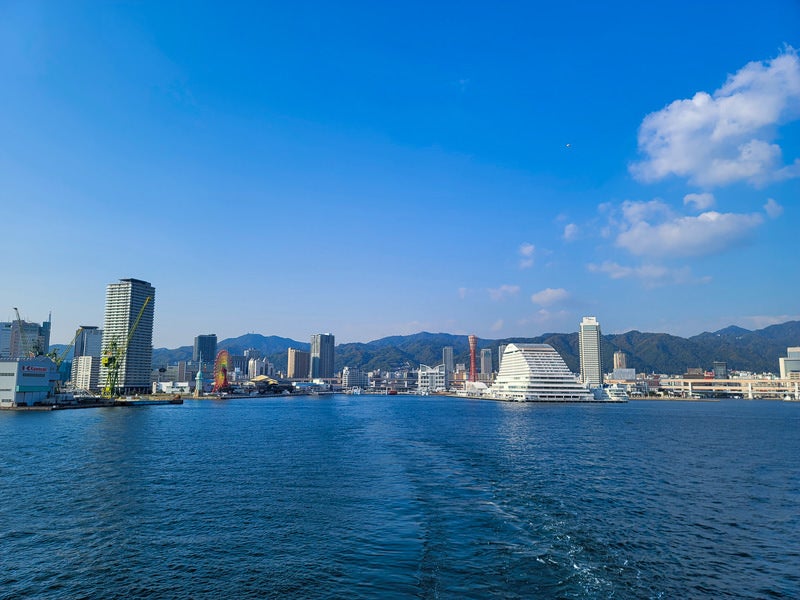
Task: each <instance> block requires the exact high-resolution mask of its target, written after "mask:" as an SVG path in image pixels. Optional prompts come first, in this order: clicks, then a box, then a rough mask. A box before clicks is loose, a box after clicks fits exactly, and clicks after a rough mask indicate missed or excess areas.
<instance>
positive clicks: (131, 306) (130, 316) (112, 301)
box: [100, 279, 156, 394]
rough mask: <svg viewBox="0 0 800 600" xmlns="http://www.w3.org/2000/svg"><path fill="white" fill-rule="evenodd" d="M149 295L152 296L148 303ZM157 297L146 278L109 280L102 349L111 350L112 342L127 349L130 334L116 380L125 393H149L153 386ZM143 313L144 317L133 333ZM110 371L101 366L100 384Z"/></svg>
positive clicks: (103, 383)
mask: <svg viewBox="0 0 800 600" xmlns="http://www.w3.org/2000/svg"><path fill="white" fill-rule="evenodd" d="M147 298H150V301H149V302H147ZM155 298H156V289H155V288H154V287H153V286H152V285H150V284H149V283H148V282H147V281H141V280H140V279H120V280H119V283H110V284H108V287H107V288H106V315H105V322H104V325H103V352H105V351H106V350H107V349H108V347H109V345H110V344H111V342H115V343H116V344H117V346H118V348H120V349H122V348H124V346H125V342H126V340H127V339H128V336H130V344H128V349H127V352H126V353H125V356H124V357H123V359H122V362H121V363H120V367H119V379H118V381H117V387H118V389H119V391H120V392H121V393H123V394H130V393H134V392H146V391H148V390H149V389H150V372H151V369H152V363H153V315H154V308H153V307H154V304H155ZM145 303H147V305H146V306H145ZM143 306H144V310H142V307H143ZM140 312H141V313H142V316H141V319H139V323H138V325H137V326H136V330H135V331H133V334H132V335H131V330H132V328H133V326H134V324H135V323H136V319H137V317H138V316H139V313H140ZM107 374H108V372H107V370H106V369H104V368H102V366H101V368H100V385H101V386H103V385H105V382H106V376H107Z"/></svg>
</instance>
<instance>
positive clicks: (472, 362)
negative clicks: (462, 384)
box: [468, 335, 478, 381]
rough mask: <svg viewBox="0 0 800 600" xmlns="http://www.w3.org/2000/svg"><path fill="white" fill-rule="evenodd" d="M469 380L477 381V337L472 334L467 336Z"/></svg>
mask: <svg viewBox="0 0 800 600" xmlns="http://www.w3.org/2000/svg"><path fill="white" fill-rule="evenodd" d="M468 339H469V380H470V381H478V364H477V363H478V361H477V359H476V357H475V353H476V352H477V350H478V338H477V337H476V336H474V335H471V336H469V338H468Z"/></svg>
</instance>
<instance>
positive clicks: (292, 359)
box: [286, 348, 311, 379]
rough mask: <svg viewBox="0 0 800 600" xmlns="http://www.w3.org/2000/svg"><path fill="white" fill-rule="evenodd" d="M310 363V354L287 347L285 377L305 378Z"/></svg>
mask: <svg viewBox="0 0 800 600" xmlns="http://www.w3.org/2000/svg"><path fill="white" fill-rule="evenodd" d="M310 365H311V354H310V353H309V352H306V351H304V350H298V349H297V348H289V355H288V362H287V367H286V377H287V378H289V379H305V378H306V377H308V373H309V369H310V368H311V367H310Z"/></svg>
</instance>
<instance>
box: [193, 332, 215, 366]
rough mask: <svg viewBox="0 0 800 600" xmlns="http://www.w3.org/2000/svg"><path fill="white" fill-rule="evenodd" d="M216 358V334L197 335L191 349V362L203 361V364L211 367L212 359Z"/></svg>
mask: <svg viewBox="0 0 800 600" xmlns="http://www.w3.org/2000/svg"><path fill="white" fill-rule="evenodd" d="M216 357H217V334H216V333H206V334H201V335H198V336H196V337H195V338H194V347H193V348H192V362H195V363H199V362H200V361H203V363H204V364H207V365H213V364H214V359H215V358H216Z"/></svg>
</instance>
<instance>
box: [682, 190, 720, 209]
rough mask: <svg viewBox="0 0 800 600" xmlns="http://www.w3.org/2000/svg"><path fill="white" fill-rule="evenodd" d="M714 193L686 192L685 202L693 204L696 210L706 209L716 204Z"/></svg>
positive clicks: (687, 204) (686, 204)
mask: <svg viewBox="0 0 800 600" xmlns="http://www.w3.org/2000/svg"><path fill="white" fill-rule="evenodd" d="M714 202H715V200H714V194H709V193H708V192H705V193H703V194H686V195H685V196H684V197H683V204H684V205H685V206H691V207H692V208H693V209H695V210H706V209H708V208H711V207H712V206H714Z"/></svg>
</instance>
